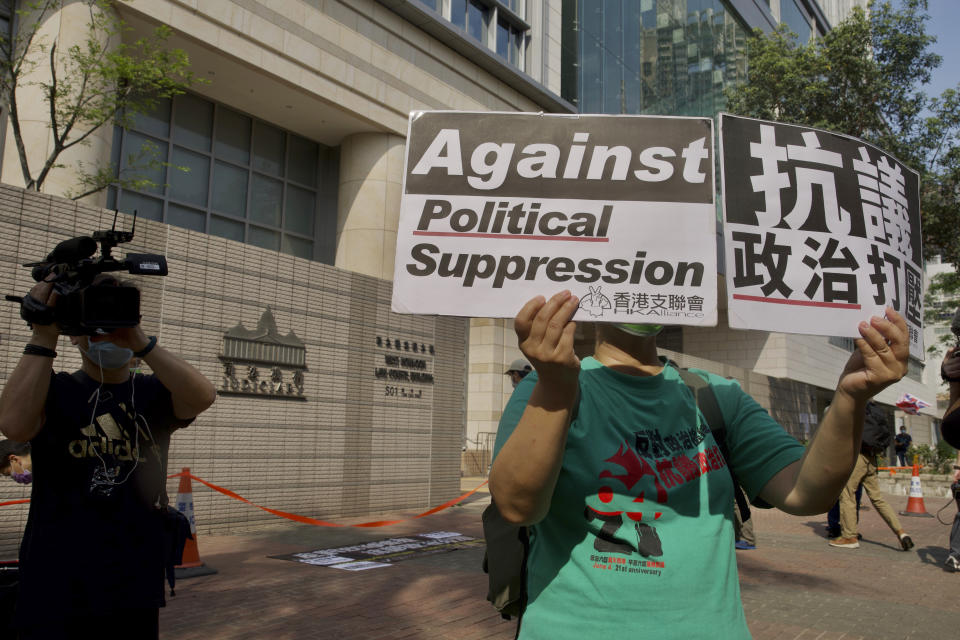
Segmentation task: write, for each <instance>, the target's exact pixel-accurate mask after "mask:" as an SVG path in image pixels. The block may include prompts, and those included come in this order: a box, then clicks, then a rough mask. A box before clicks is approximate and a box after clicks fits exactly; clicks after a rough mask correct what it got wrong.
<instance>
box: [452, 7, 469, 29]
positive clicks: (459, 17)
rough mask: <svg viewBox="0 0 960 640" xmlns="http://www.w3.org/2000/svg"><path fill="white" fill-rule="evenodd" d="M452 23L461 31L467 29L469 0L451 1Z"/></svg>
mask: <svg viewBox="0 0 960 640" xmlns="http://www.w3.org/2000/svg"><path fill="white" fill-rule="evenodd" d="M450 22H452V23H453V24H455V25H457V26H458V27H460V28H461V29H466V28H467V0H450Z"/></svg>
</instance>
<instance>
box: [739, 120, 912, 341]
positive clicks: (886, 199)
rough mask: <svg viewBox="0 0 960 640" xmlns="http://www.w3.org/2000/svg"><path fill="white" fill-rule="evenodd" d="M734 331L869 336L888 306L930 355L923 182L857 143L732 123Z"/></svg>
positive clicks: (814, 132) (795, 129) (803, 130)
mask: <svg viewBox="0 0 960 640" xmlns="http://www.w3.org/2000/svg"><path fill="white" fill-rule="evenodd" d="M720 144H721V174H722V183H723V204H724V220H725V225H724V247H725V253H726V282H727V295H728V305H729V320H730V326H731V327H734V328H742V329H761V330H767V331H783V332H787V333H805V334H814V335H831V336H845V337H859V335H860V334H859V332H858V331H857V325H858V323H859V322H860V321H861V320H865V319H867V318H869V317H870V316H871V315H881V316H882V315H883V312H884V308H885V307H887V306H890V307H893V308H894V309H895V310H897V311H898V312H899V313H900V314H901V315H903V317H904V318H905V319H906V321H907V326H908V328H909V332H910V352H911V354H912V355H914V356H917V357H922V354H923V331H922V318H923V309H922V297H923V295H922V294H923V276H922V274H923V269H922V264H923V261H922V256H921V242H920V205H919V201H920V196H919V185H920V181H919V176H918V174H917V173H916V172H915V171H913V170H912V169H910V168H909V167H907V166H906V165H904V164H903V163H901V162H899V161H898V160H897V159H896V158H894V157H892V156H890V155H889V154H887V153H884V152H883V151H882V150H880V149H878V148H876V147H874V146H872V145H870V144H868V143H866V142H863V141H862V140H859V139H857V138H853V137H851V136H846V135H841V134H836V133H832V132H828V131H822V130H818V129H812V128H809V127H800V126H796V125H789V124H780V123H774V122H766V121H762V120H753V119H749V118H740V117H736V116H730V115H728V114H721V116H720Z"/></svg>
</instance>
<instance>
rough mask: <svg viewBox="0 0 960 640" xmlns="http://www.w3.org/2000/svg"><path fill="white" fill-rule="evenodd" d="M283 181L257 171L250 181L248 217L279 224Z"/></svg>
mask: <svg viewBox="0 0 960 640" xmlns="http://www.w3.org/2000/svg"><path fill="white" fill-rule="evenodd" d="M282 198H283V183H282V182H280V181H279V180H274V179H272V178H268V177H266V176H262V175H260V174H258V173H255V174H253V180H252V182H251V183H250V219H251V220H253V221H254V222H262V223H264V224H268V225H270V226H272V227H279V226H280V212H281V210H282V209H281V207H282V204H283V203H282Z"/></svg>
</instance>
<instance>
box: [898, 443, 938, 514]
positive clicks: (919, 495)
mask: <svg viewBox="0 0 960 640" xmlns="http://www.w3.org/2000/svg"><path fill="white" fill-rule="evenodd" d="M900 515H902V516H918V517H921V518H932V517H933V516H932V515H930V514H929V513H927V507H926V506H925V505H924V504H923V487H921V486H920V463H919V462H918V461H917V457H916V456H914V457H913V476H912V477H911V478H910V497H909V498H907V510H906V511H901V512H900Z"/></svg>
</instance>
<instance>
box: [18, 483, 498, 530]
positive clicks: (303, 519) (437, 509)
mask: <svg viewBox="0 0 960 640" xmlns="http://www.w3.org/2000/svg"><path fill="white" fill-rule="evenodd" d="M184 475H185V474H184V473H183V472H181V473H174V474H171V475H169V476H167V477H168V478H180V477H183V476H184ZM189 477H190V479H191V480H196V481H197V482H199V483H200V484H203V485H206V486H208V487H210V488H211V489H213V490H214V491H217V492H219V493H222V494H223V495H225V496H229V497H231V498H233V499H234V500H239V501H240V502H246V503H247V504H249V505H250V506H253V507H256V508H257V509H262V510H263V511H266V512H267V513H272V514H273V515H275V516H279V517H281V518H286V519H287V520H293V521H294V522H301V523H303V524H312V525H314V526H317V527H371V528H372V527H386V526H389V525H391V524H397V523H400V522H404V521H406V520H416V519H417V518H424V517H426V516H429V515H433V514H434V513H437V512H440V511H443V510H444V509H447V508H449V507H452V506H453V505H455V504H457V503H458V502H461V501H463V500H466V499H467V498H469V497H470V496H472V495H473V494H475V493H476V492H477V491H479V490H480V489H481V488H482V487H483V486H484V485H485V484H487V481H486V480H484V481H483V482H481V483H480V484H479V485H478V486H477V488H476V489H473V490H471V491H468V492H466V493H465V494H463V495H462V496H459V497H457V498H453V499H452V500H448V501H447V502H444V503H443V504H441V505H440V506H437V507H434V508H432V509H430V510H428V511H424V512H423V513H420V514H418V515H415V516H412V517H410V518H401V519H400V520H378V521H376V522H361V523H359V524H337V523H336V522H327V521H325V520H317V519H316V518H308V517H307V516H299V515H297V514H295V513H287V512H286V511H279V510H277V509H271V508H269V507H263V506H260V505H259V504H256V503H253V502H250V501H249V500H247V499H246V498H244V497H243V496H241V495H239V494H237V493H235V492H233V491H230V490H229V489H224V488H223V487H218V486H217V485H215V484H213V483H212V482H207V481H206V480H204V479H203V478H198V477H197V476H195V475H193V474H192V473H191V474H189ZM0 506H2V505H0Z"/></svg>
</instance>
